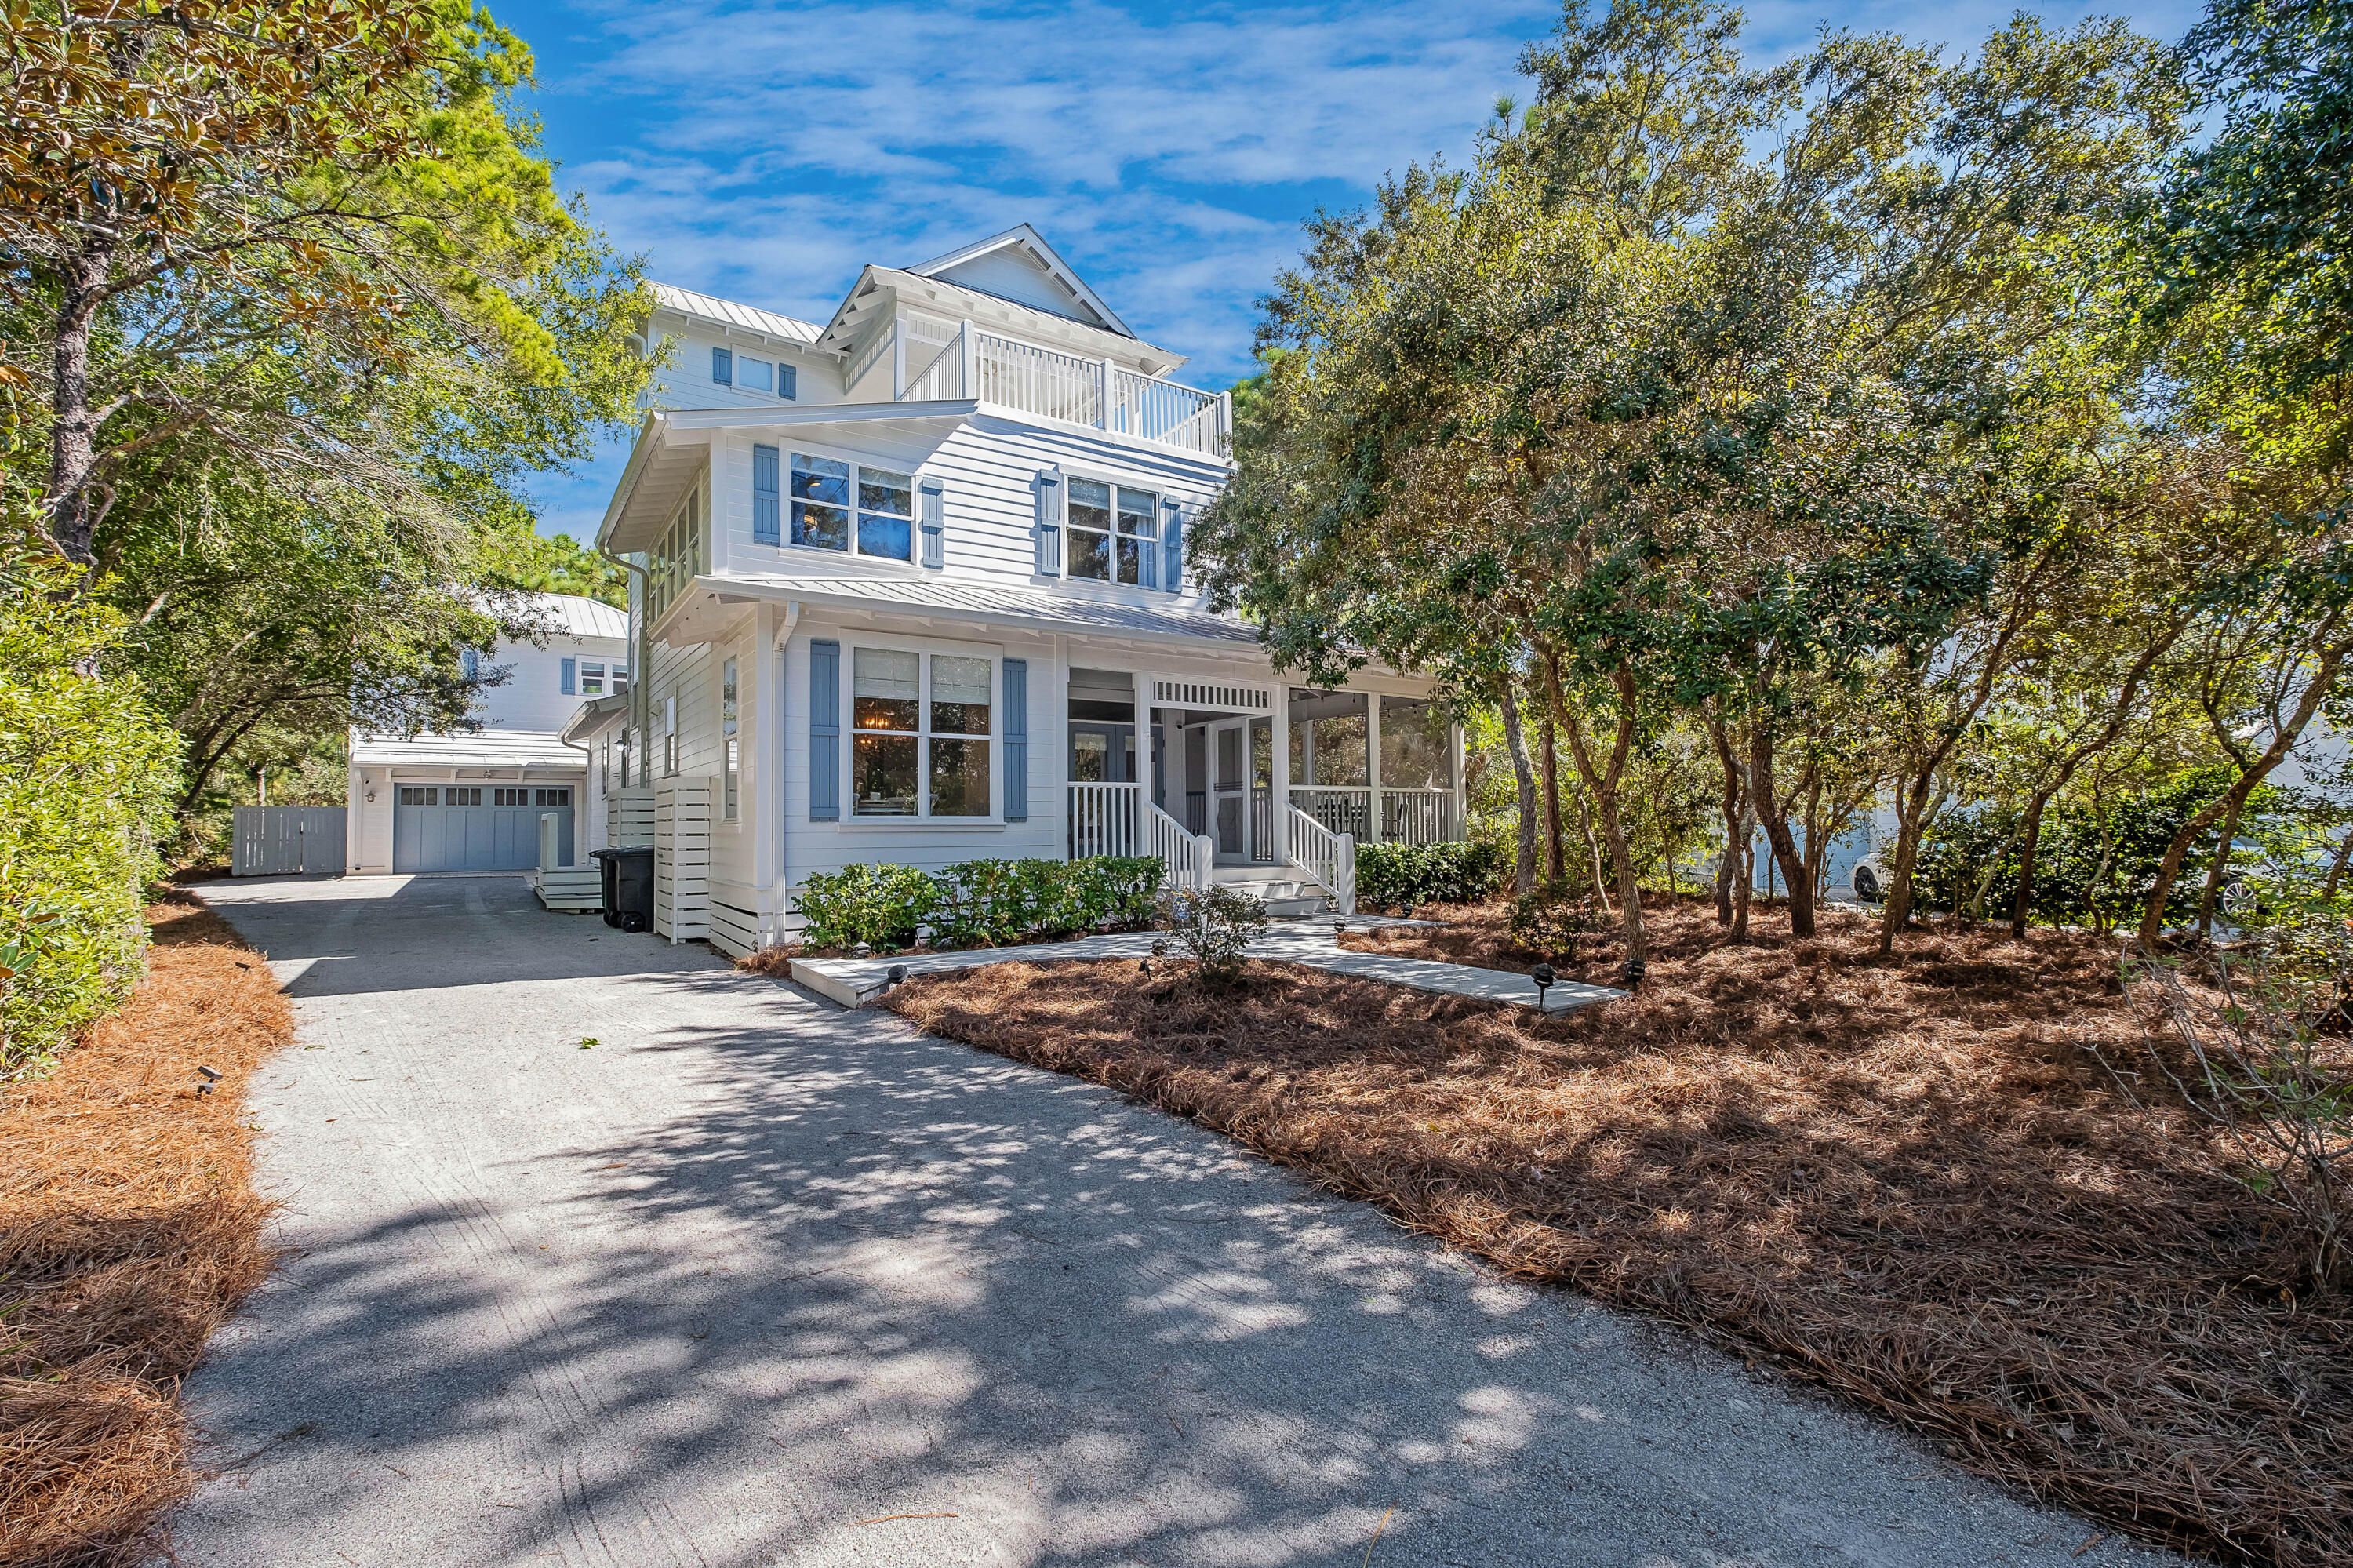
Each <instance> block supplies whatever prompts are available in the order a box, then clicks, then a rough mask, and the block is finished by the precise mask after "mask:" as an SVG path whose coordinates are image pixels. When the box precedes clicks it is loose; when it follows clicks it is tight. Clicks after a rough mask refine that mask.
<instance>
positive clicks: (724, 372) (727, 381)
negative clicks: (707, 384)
mask: <svg viewBox="0 0 2353 1568" xmlns="http://www.w3.org/2000/svg"><path fill="white" fill-rule="evenodd" d="M711 379H712V380H713V381H715V382H717V383H718V384H719V385H720V386H722V387H733V386H734V385H735V351H734V350H733V349H732V348H714V349H712V351H711Z"/></svg>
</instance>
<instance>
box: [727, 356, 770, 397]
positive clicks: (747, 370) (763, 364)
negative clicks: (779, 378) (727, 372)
mask: <svg viewBox="0 0 2353 1568" xmlns="http://www.w3.org/2000/svg"><path fill="white" fill-rule="evenodd" d="M735 388H736V390H737V391H739V392H773V391H775V390H776V366H773V365H770V364H769V363H768V362H767V361H766V360H765V359H739V360H737V361H736V362H735Z"/></svg>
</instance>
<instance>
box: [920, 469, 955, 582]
mask: <svg viewBox="0 0 2353 1568" xmlns="http://www.w3.org/2000/svg"><path fill="white" fill-rule="evenodd" d="M916 514H917V518H918V524H919V526H921V527H922V529H923V565H925V566H927V567H934V568H937V567H944V566H946V565H947V564H948V556H947V539H946V534H947V525H948V515H947V514H948V500H947V491H946V489H945V487H944V486H943V485H942V484H941V483H940V482H939V481H938V480H936V479H927V480H925V481H923V488H922V491H921V493H920V497H919V499H918V502H917V504H916Z"/></svg>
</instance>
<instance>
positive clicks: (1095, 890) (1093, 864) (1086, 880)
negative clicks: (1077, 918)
mask: <svg viewBox="0 0 2353 1568" xmlns="http://www.w3.org/2000/svg"><path fill="white" fill-rule="evenodd" d="M1070 870H1071V877H1072V879H1073V880H1074V881H1075V882H1076V883H1077V885H1078V896H1079V906H1080V908H1081V910H1082V913H1083V914H1084V915H1085V916H1086V923H1087V924H1088V925H1089V926H1101V925H1103V924H1105V923H1109V924H1110V925H1112V926H1114V927H1119V928H1121V929H1123V930H1134V928H1136V927H1139V926H1147V925H1149V924H1151V922H1152V918H1153V915H1154V912H1155V910H1156V909H1157V907H1158V905H1159V898H1160V885H1161V883H1162V882H1163V881H1165V880H1166V877H1167V875H1168V868H1167V867H1166V865H1164V864H1162V863H1161V860H1160V857H1159V856H1158V855H1156V854H1107V855H1099V856H1097V857H1095V858H1094V859H1092V860H1082V861H1077V862H1074V863H1072V864H1071V868H1070Z"/></svg>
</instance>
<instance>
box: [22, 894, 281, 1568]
mask: <svg viewBox="0 0 2353 1568" xmlns="http://www.w3.org/2000/svg"><path fill="white" fill-rule="evenodd" d="M147 917H148V920H149V922H150V924H151V925H152V926H153V930H154V938H155V946H154V948H153V951H152V952H151V954H150V955H149V967H148V973H147V978H146V979H145V980H142V982H141V983H140V985H139V988H138V990H137V991H134V992H133V993H132V998H131V1001H130V1002H129V1004H128V1005H126V1006H125V1007H124V1008H123V1010H122V1011H121V1012H119V1013H117V1014H116V1015H115V1016H114V1017H112V1018H110V1019H108V1020H107V1021H106V1022H103V1023H100V1024H99V1025H98V1026H97V1027H96V1028H95V1029H93V1030H92V1031H91V1032H90V1036H89V1037H88V1039H86V1040H85V1041H84V1042H83V1043H82V1044H79V1046H77V1047H76V1048H74V1049H73V1050H72V1051H70V1052H69V1053H67V1054H66V1056H65V1058H64V1059H63V1060H62V1061H61V1062H60V1063H59V1064H58V1067H57V1069H56V1071H55V1072H54V1073H53V1074H51V1075H49V1076H48V1077H47V1078H46V1079H41V1080H38V1081H35V1082H29V1083H25V1084H19V1085H14V1086H7V1087H5V1088H0V1568H23V1565H29V1564H35V1563H39V1564H45V1565H58V1568H62V1565H65V1564H74V1565H75V1568H98V1565H100V1564H114V1563H130V1562H133V1561H136V1560H137V1559H138V1558H139V1557H140V1556H141V1555H142V1553H143V1551H144V1549H145V1547H146V1546H147V1544H148V1540H149V1537H150V1535H151V1532H152V1531H153V1527H154V1525H155V1523H156V1521H157V1520H158V1519H159V1518H160V1516H161V1515H162V1513H163V1511H164V1510H165V1509H167V1508H170V1507H171V1506H172V1505H173V1504H174V1503H176V1502H178V1501H180V1500H181V1499H183V1498H185V1497H186V1496H187V1495H188V1493H189V1492H190V1491H191V1490H193V1489H194V1488H195V1483H196V1480H197V1479H198V1478H197V1477H196V1476H195V1473H194V1472H193V1471H192V1470H191V1468H190V1467H189V1465H188V1462H187V1434H186V1427H185V1421H184V1420H183V1417H182V1415H181V1412H180V1403H179V1385H180V1380H181V1379H182V1378H183V1377H185V1375H186V1374H187V1372H188V1371H189V1369H190V1368H192V1367H194V1366H195V1363H196V1360H197V1358H198V1356H199V1355H201V1354H202V1352H203V1351H204V1345H205V1340H206V1339H207V1338H208V1337H209V1336H210V1335H211V1333H212V1331H213V1330H214V1329H215V1328H216V1327H217V1326H218V1325H219V1323H220V1321H221V1320H222V1319H224V1318H225V1317H227V1314H228V1313H229V1312H230V1310H231V1309H233V1308H235V1307H236V1306H237V1303H238V1302H239V1301H241V1300H243V1299H244V1298H245V1297H246V1295H247V1293H248V1292H249V1291H251V1290H252V1289H253V1288H254V1287H255V1286H257V1285H259V1283H260V1282H261V1279H262V1277H263V1276H264V1275H265V1274H266V1273H267V1272H268V1271H269V1253H268V1252H267V1251H266V1250H265V1248H264V1247H263V1245H262V1240H261V1226H262V1221H263V1219H264V1217H265V1216H266V1214H267V1213H268V1207H269V1206H268V1205H267V1204H266V1203H264V1202H262V1201H261V1200H260V1199H259V1197H257V1196H256V1195H255V1193H254V1192H253V1186H252V1180H251V1176H252V1146H251V1139H250V1137H249V1134H248V1130H247V1127H246V1119H245V1105H244V1100H245V1086H246V1082H247V1080H248V1076H249V1075H250V1074H251V1073H252V1071H253V1069H254V1068H255V1067H256V1066H258V1065H259V1064H260V1063H261V1061H262V1060H263V1058H265V1057H267V1056H268V1055H269V1054H270V1053H271V1052H273V1051H275V1050H277V1049H278V1048H279V1047H280V1045H282V1044H285V1043H286V1042H287V1041H288V1040H289V1039H290V1038H291V1037H292V1035H293V1015H292V1012H291V1011H290V1009H289V1007H288V1006H287V1003H286V999H285V998H284V997H283V996H281V995H280V993H279V991H278V987H277V984H276V982H275V981H274V980H272V979H271V978H270V973H269V966H268V965H267V964H265V963H263V962H262V961H261V957H260V955H259V954H258V953H255V952H253V951H251V950H250V949H248V948H247V947H246V946H245V944H244V943H243V942H242V941H240V940H239V939H238V938H237V934H236V933H235V932H234V931H233V930H231V929H230V927H229V926H228V923H227V921H225V920H223V919H222V918H221V917H220V916H217V915H216V914H214V913H213V912H212V911H211V910H209V909H207V908H206V907H205V906H203V904H201V903H200V902H198V901H197V900H196V898H195V895H192V894H187V893H182V892H177V891H174V892H173V893H171V894H169V895H167V896H166V898H165V901H164V903H161V904H158V905H156V906H153V908H151V909H150V910H148V912H147ZM200 1062H201V1063H204V1064H205V1065H208V1066H212V1067H215V1068H217V1069H219V1071H220V1072H221V1073H222V1075H223V1079H222V1082H221V1084H220V1085H219V1086H218V1087H217V1088H216V1090H215V1091H214V1092H213V1093H211V1094H209V1095H206V1096H204V1097H198V1096H197V1095H196V1094H195V1084H196V1082H197V1077H196V1070H195V1069H196V1064H198V1063H200Z"/></svg>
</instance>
